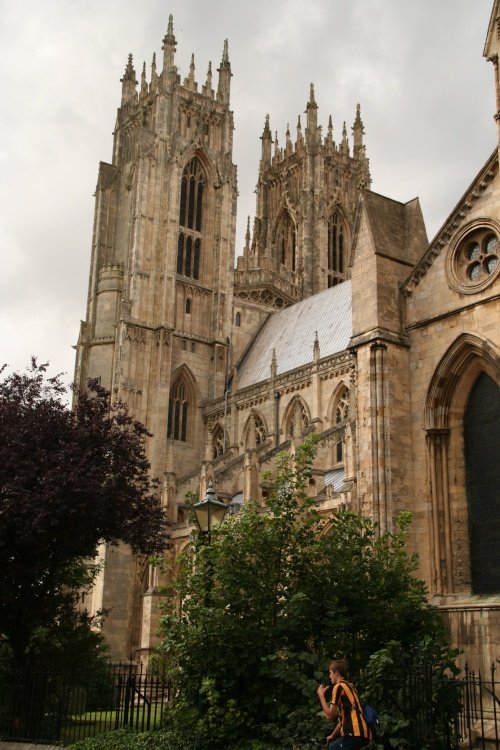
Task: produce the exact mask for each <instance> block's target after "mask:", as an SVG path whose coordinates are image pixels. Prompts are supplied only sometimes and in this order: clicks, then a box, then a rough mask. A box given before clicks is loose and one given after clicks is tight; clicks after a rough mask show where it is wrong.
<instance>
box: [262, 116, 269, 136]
mask: <svg viewBox="0 0 500 750" xmlns="http://www.w3.org/2000/svg"><path fill="white" fill-rule="evenodd" d="M262 137H263V138H271V126H270V124H269V115H266V120H265V122H264V131H263V133H262Z"/></svg>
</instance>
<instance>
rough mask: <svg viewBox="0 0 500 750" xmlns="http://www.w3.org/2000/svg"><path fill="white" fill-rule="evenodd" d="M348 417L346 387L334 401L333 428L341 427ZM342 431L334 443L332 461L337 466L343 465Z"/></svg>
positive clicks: (347, 393) (347, 392)
mask: <svg viewBox="0 0 500 750" xmlns="http://www.w3.org/2000/svg"><path fill="white" fill-rule="evenodd" d="M348 416H349V388H347V386H343V387H342V388H341V389H340V391H339V392H338V394H337V397H336V399H335V403H334V406H333V422H334V424H335V426H336V427H337V426H339V427H340V426H341V425H343V424H345V422H346V421H347V418H348ZM343 433H344V431H342V435H341V436H339V439H338V440H337V442H336V443H335V446H334V456H333V458H334V461H335V463H337V464H342V463H344V454H345V441H344V434H343Z"/></svg>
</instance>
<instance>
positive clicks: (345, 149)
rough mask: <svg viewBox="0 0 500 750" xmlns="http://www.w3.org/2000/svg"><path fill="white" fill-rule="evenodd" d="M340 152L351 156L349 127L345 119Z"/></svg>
mask: <svg viewBox="0 0 500 750" xmlns="http://www.w3.org/2000/svg"><path fill="white" fill-rule="evenodd" d="M340 153H341V154H345V155H346V156H349V141H348V140H347V128H346V125H345V120H344V127H343V128H342V143H341V144H340Z"/></svg>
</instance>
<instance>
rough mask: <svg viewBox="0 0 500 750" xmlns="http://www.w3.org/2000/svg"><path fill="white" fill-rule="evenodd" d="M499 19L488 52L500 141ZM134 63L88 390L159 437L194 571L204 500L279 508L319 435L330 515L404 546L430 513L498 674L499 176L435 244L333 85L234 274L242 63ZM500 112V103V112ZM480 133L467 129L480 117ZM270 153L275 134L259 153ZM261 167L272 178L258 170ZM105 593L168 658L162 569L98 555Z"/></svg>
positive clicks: (105, 204) (83, 332)
mask: <svg viewBox="0 0 500 750" xmlns="http://www.w3.org/2000/svg"><path fill="white" fill-rule="evenodd" d="M499 49H500V0H495V2H494V4H493V9H492V14H491V19H490V22H489V27H488V29H487V35H486V42H485V47H484V56H485V58H486V59H487V60H488V61H490V62H492V63H493V68H494V73H495V79H494V80H495V92H496V105H495V107H496V114H495V119H496V122H497V131H498V133H499V142H500V75H499V66H498V52H499ZM162 51H163V59H162V60H161V62H160V61H158V63H157V61H156V59H155V57H153V62H152V65H151V69H150V71H149V73H148V74H147V72H146V67H144V68H143V70H142V74H141V75H140V80H139V81H138V80H137V73H136V71H135V69H134V65H133V60H132V57H131V56H130V57H129V60H128V64H127V66H126V69H125V73H124V75H123V78H122V79H121V84H122V92H121V104H120V107H119V109H118V112H117V119H116V124H115V129H114V142H113V156H112V161H111V163H110V164H108V163H105V162H101V163H100V166H99V172H98V178H97V188H96V195H95V217H94V229H93V236H92V254H91V265H90V275H89V291H88V303H87V312H86V319H85V321H84V322H82V324H81V329H80V334H79V339H78V345H77V358H76V369H75V381H76V383H77V384H79V385H82V386H84V385H85V383H86V382H87V379H88V378H100V381H101V383H102V385H104V386H105V387H106V388H108V389H110V391H111V392H112V394H113V396H114V397H118V398H121V399H123V400H124V401H126V402H127V403H128V404H129V407H130V410H131V411H132V412H133V414H134V415H135V416H136V418H137V419H139V420H140V421H141V422H143V423H144V424H145V425H146V426H147V428H148V429H149V431H150V432H151V433H152V437H151V438H149V442H148V457H149V460H150V463H151V473H152V476H155V477H159V478H160V480H161V493H162V502H163V504H164V506H165V508H166V509H167V512H168V515H169V519H170V523H171V549H170V550H169V552H168V553H167V554H169V555H172V557H173V561H174V563H175V557H176V555H177V554H178V553H179V551H180V550H182V549H183V547H184V546H185V545H186V544H188V543H189V537H190V533H191V531H192V525H191V523H190V517H189V515H188V512H187V507H186V495H187V493H193V494H195V495H197V496H199V497H200V498H203V497H204V496H205V493H206V491H207V488H208V486H209V484H210V483H212V485H213V487H214V488H215V490H216V492H217V496H218V498H219V500H222V501H223V502H224V503H225V504H227V506H228V511H229V512H230V513H235V514H236V513H238V511H239V510H240V508H241V504H242V503H244V502H246V501H247V500H249V499H252V500H253V501H255V502H256V503H257V504H258V505H260V506H262V507H263V508H265V506H266V498H267V494H268V492H269V491H270V487H269V484H268V483H266V481H265V480H263V478H262V477H263V472H265V470H266V469H269V468H272V466H273V461H274V459H275V457H276V455H277V453H279V452H280V451H293V450H294V447H295V446H296V445H297V444H298V443H299V442H300V441H301V440H302V439H303V437H304V435H306V434H307V433H309V432H312V431H313V432H315V433H316V434H317V435H318V436H319V442H318V453H317V457H316V460H315V464H314V468H313V472H312V476H311V479H310V486H309V494H310V495H311V496H312V497H314V498H315V502H316V504H317V507H318V510H319V511H320V513H322V514H323V515H324V516H325V517H327V518H328V517H331V516H332V515H334V514H335V512H336V510H337V509H338V508H339V507H340V506H342V507H347V508H350V509H352V510H353V511H355V512H359V513H362V514H365V515H369V516H371V517H373V519H374V520H375V521H376V522H377V524H378V525H379V528H380V530H381V531H382V532H384V531H386V530H391V529H392V528H393V525H394V522H395V519H396V518H397V516H398V514H399V513H400V512H401V511H410V512H411V514H412V518H413V522H412V526H411V538H410V546H411V551H416V552H418V554H419V558H420V568H419V575H420V576H421V577H422V578H423V579H424V580H425V581H426V584H427V587H428V590H429V597H430V599H431V601H432V602H433V603H435V604H436V605H437V606H439V607H440V609H441V610H442V614H443V617H444V618H445V621H446V623H447V626H448V630H449V634H450V640H451V642H452V643H453V644H455V645H457V646H459V647H460V648H462V649H463V650H464V659H465V658H466V659H467V660H468V661H469V663H471V664H472V665H473V666H474V667H475V668H476V669H477V668H482V669H484V668H485V667H488V666H489V664H490V663H491V662H492V661H493V660H494V659H495V658H496V657H498V656H500V648H499V647H500V553H499V544H498V540H499V539H500V489H499V488H500V461H499V445H500V262H499V255H500V175H499V169H498V166H499V165H498V159H499V157H498V149H497V148H495V150H494V151H493V153H492V154H491V157H490V158H489V159H488V161H487V162H486V164H484V165H479V171H478V173H477V175H475V176H473V178H472V181H471V183H470V185H469V186H463V189H464V190H465V192H464V194H463V196H462V198H461V199H460V201H459V202H458V204H457V205H456V206H455V207H454V208H453V209H452V211H451V213H450V214H449V216H448V217H447V218H446V219H445V220H444V223H443V225H442V227H441V229H440V230H439V231H438V233H437V235H436V236H435V237H434V239H433V240H432V241H431V242H430V243H429V240H428V238H427V233H426V228H425V224H424V219H423V216H422V212H421V209H420V204H419V201H418V199H415V200H412V201H410V202H408V203H400V202H398V201H397V200H394V199H392V198H388V197H385V196H383V195H379V194H377V193H375V192H373V191H372V190H371V175H370V164H369V160H368V157H367V150H366V146H365V140H364V138H365V133H364V127H363V121H362V116H361V110H360V107H359V105H358V107H357V110H356V112H355V113H353V120H352V127H351V128H350V129H348V128H346V126H345V125H344V129H343V132H342V136H341V138H340V140H338V141H335V140H334V138H333V130H332V125H331V120H330V121H329V123H328V126H327V127H326V128H325V129H323V128H322V127H321V125H319V124H318V104H317V103H316V100H315V93H314V87H313V85H311V88H310V91H309V95H308V101H307V103H306V110H305V117H304V118H303V122H301V120H300V118H299V120H298V122H297V125H296V128H294V130H293V133H291V132H290V129H287V132H286V141H285V142H284V143H283V144H282V145H280V144H279V143H278V140H277V138H274V139H273V136H272V132H271V127H270V122H269V117H267V118H266V120H265V123H264V126H263V131H262V134H261V143H262V149H261V158H260V162H259V164H258V175H257V190H256V196H257V197H256V212H255V217H254V219H253V222H252V223H250V221H249V222H248V226H247V231H246V238H245V247H244V251H243V254H242V255H241V256H240V257H238V258H237V259H235V233H236V206H237V182H236V180H237V172H236V166H235V164H234V163H233V157H232V150H233V129H234V124H233V112H232V111H231V104H230V94H231V77H232V73H231V64H230V60H229V50H228V44H227V42H224V46H223V51H222V58H221V62H220V65H219V67H218V69H217V71H216V74H213V72H212V68H211V65H209V67H208V71H207V74H206V78H205V81H204V82H203V83H201V82H199V81H197V80H196V76H195V66H194V59H193V60H192V62H191V66H190V69H189V73H188V75H187V76H186V77H185V78H181V76H180V74H179V71H178V68H177V65H176V39H175V35H174V25H173V20H172V17H170V19H169V22H168V28H167V32H166V34H165V36H164V38H163V47H162ZM494 96H495V95H494V93H493V92H492V101H494ZM464 116H468V113H467V112H465V113H464ZM256 135H257V134H256ZM256 167H257V165H256ZM100 555H101V559H102V562H103V567H102V570H101V573H100V576H99V578H98V580H97V581H96V584H95V586H94V588H93V590H92V591H91V592H90V593H89V594H88V595H86V599H85V603H86V606H88V607H89V609H90V611H92V612H96V611H98V610H102V609H105V610H107V611H108V613H109V614H108V616H107V618H106V620H105V622H104V625H103V633H104V636H105V638H106V640H107V642H108V643H109V644H110V647H111V655H112V657H113V658H115V659H117V660H118V659H122V660H124V659H131V660H134V661H137V662H141V661H142V662H143V663H144V662H147V659H148V656H149V654H150V653H151V650H152V648H154V645H155V643H156V642H157V627H158V620H159V617H160V608H159V604H160V602H161V583H162V581H161V580H160V574H159V573H158V569H156V568H152V567H150V566H149V564H148V561H147V559H143V558H141V557H140V556H133V555H132V554H131V552H130V550H129V549H128V548H127V547H124V546H123V547H106V546H103V548H102V549H101V550H100Z"/></svg>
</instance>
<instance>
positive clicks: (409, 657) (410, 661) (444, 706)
mask: <svg viewBox="0 0 500 750" xmlns="http://www.w3.org/2000/svg"><path fill="white" fill-rule="evenodd" d="M458 653H459V652H458V651H457V650H456V649H452V648H449V647H448V646H446V645H444V644H443V643H440V642H438V641H437V640H432V639H431V638H424V639H423V640H422V642H421V643H420V644H419V648H418V649H408V648H404V647H403V646H402V644H401V643H398V642H396V641H390V642H389V643H388V644H387V645H386V646H385V647H384V648H382V649H380V650H379V651H377V652H376V653H374V654H372V656H371V657H370V660H369V663H368V665H367V667H366V669H365V670H364V672H363V673H362V674H361V676H360V685H361V686H362V689H363V693H364V697H365V699H366V700H367V701H368V702H370V703H371V702H373V703H374V705H376V706H377V709H378V711H379V713H380V720H381V726H382V728H383V737H384V739H385V740H388V741H390V744H391V746H392V747H393V748H395V750H398V749H399V748H401V749H402V750H405V749H406V748H409V747H418V748H419V750H420V748H422V750H426V749H427V748H428V749H429V750H431V749H432V748H436V747H448V748H449V747H453V741H455V742H458V739H457V738H458V733H457V732H455V731H453V730H454V722H455V721H456V718H457V716H458V711H459V703H460V701H459V697H460V694H459V692H458V689H457V688H458V687H459V686H460V683H459V682H458V683H457V682H455V680H454V678H455V677H456V676H457V675H458V673H459V669H458V667H457V665H456V659H457V656H458Z"/></svg>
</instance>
